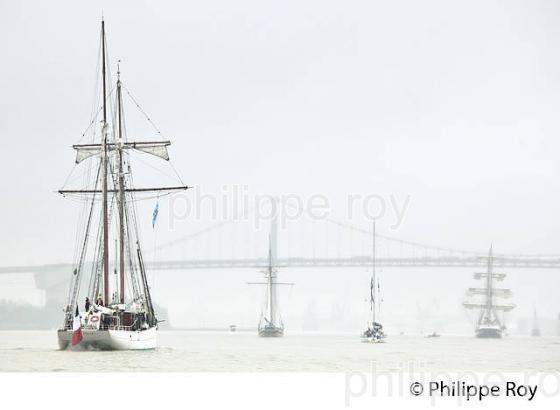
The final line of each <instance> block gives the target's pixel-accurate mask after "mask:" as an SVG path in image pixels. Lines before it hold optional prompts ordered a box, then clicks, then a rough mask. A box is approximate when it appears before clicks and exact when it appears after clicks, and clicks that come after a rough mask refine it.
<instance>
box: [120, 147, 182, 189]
mask: <svg viewBox="0 0 560 410" xmlns="http://www.w3.org/2000/svg"><path fill="white" fill-rule="evenodd" d="M125 154H126V155H127V157H128V158H129V162H132V156H131V153H130V152H126V153H125ZM138 154H139V155H135V156H134V159H135V160H137V161H140V162H141V163H142V164H143V165H146V166H147V167H150V168H152V169H153V170H154V171H157V172H159V173H160V174H161V175H163V176H166V177H168V178H173V176H172V175H169V174H168V173H166V172H165V171H163V170H162V169H159V168H157V167H155V166H153V165H152V164H150V163H149V162H148V161H144V160H142V159H141V158H140V157H141V156H142V155H146V156H148V157H150V156H151V154H148V153H146V152H142V151H140V152H138ZM168 163H169V165H171V167H173V165H172V164H171V162H169V161H168ZM175 174H177V171H175ZM177 176H178V175H177ZM178 182H180V183H181V184H183V181H181V178H179V179H178Z"/></svg>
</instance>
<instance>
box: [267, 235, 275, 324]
mask: <svg viewBox="0 0 560 410" xmlns="http://www.w3.org/2000/svg"><path fill="white" fill-rule="evenodd" d="M273 295H274V293H273V289H272V244H271V238H270V235H269V237H268V306H269V309H270V310H269V315H270V324H272V325H274V324H275V323H274V317H273V314H274V297H273Z"/></svg>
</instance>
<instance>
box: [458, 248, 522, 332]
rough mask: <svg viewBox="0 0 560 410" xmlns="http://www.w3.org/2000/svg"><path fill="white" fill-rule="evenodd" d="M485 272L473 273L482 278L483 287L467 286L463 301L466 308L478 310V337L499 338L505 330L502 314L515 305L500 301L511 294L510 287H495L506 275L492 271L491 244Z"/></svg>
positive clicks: (477, 277)
mask: <svg viewBox="0 0 560 410" xmlns="http://www.w3.org/2000/svg"><path fill="white" fill-rule="evenodd" d="M484 259H486V261H487V269H486V272H482V273H475V274H474V278H475V279H478V280H484V287H481V288H469V289H468V290H467V297H468V298H469V300H467V301H465V302H464V303H463V306H465V307H466V308H467V309H475V310H478V311H479V314H478V320H477V323H476V328H475V334H476V337H480V338H494V339H495V338H501V337H502V336H503V334H504V332H505V330H506V326H505V324H504V320H503V317H502V314H503V313H504V312H509V311H510V310H512V309H513V308H514V307H515V305H514V304H511V303H503V302H500V299H506V298H509V297H511V296H512V292H511V290H510V289H502V288H497V287H496V286H495V282H501V281H503V280H504V278H505V277H506V274H505V273H496V272H494V255H493V251H492V246H490V250H489V251H488V256H487V257H485V258H484Z"/></svg>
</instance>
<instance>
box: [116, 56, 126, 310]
mask: <svg viewBox="0 0 560 410" xmlns="http://www.w3.org/2000/svg"><path fill="white" fill-rule="evenodd" d="M117 110H118V131H119V150H118V152H119V201H118V202H119V279H120V280H119V291H120V293H119V299H120V303H124V200H125V198H124V195H125V192H124V171H123V149H122V147H123V142H124V141H123V135H122V94H121V72H120V67H119V68H118V70H117Z"/></svg>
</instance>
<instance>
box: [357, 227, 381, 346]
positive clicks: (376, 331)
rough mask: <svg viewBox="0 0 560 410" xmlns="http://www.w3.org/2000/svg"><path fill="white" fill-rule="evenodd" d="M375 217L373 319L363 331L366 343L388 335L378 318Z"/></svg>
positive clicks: (372, 279)
mask: <svg viewBox="0 0 560 410" xmlns="http://www.w3.org/2000/svg"><path fill="white" fill-rule="evenodd" d="M375 239H376V232H375V219H374V220H373V246H372V266H371V279H370V283H369V307H370V315H371V319H370V320H368V324H367V328H366V330H364V332H363V333H362V342H365V343H381V342H383V341H384V340H385V338H386V335H385V331H384V330H383V325H382V324H381V323H379V321H378V318H377V311H378V307H379V302H380V300H379V296H380V292H379V290H380V289H379V282H378V281H377V277H376V264H375V262H376V249H375Z"/></svg>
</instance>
